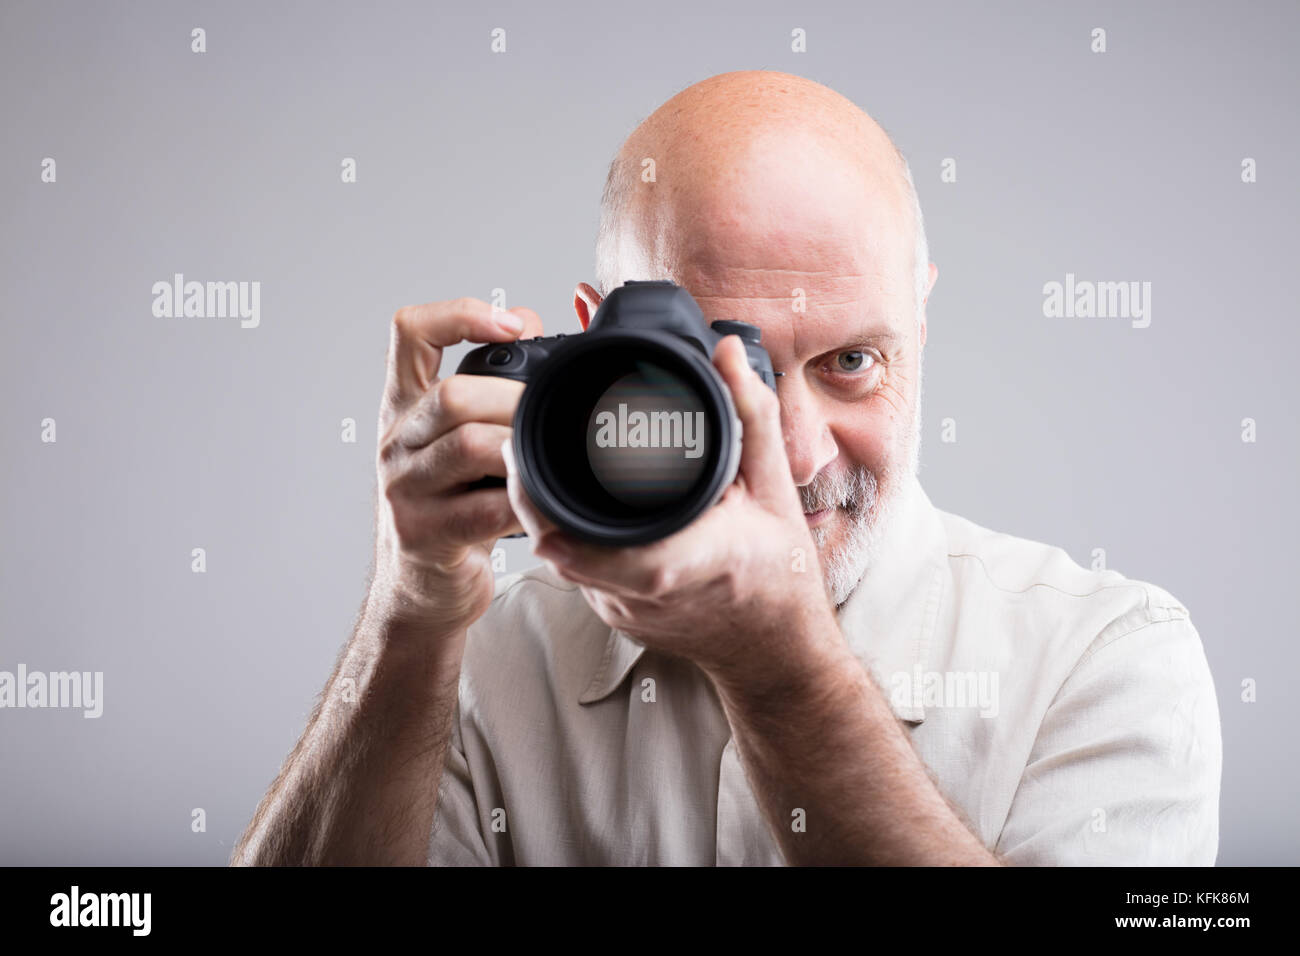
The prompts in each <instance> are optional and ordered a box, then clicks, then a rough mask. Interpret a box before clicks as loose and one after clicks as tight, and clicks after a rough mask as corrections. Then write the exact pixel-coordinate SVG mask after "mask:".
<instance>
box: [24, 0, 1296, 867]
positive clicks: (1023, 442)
mask: <svg viewBox="0 0 1300 956" xmlns="http://www.w3.org/2000/svg"><path fill="white" fill-rule="evenodd" d="M469 6H470V5H468V4H466V5H465V8H466V9H467V10H468V9H469ZM538 6H540V5H538V4H531V3H529V4H522V3H521V4H517V5H512V4H503V3H497V4H483V5H481V6H478V7H476V8H475V9H473V12H459V11H457V10H453V9H452V8H451V6H450V5H433V4H419V3H410V4H380V5H372V4H357V3H349V4H323V3H297V4H290V3H270V4H264V3H240V4H233V3H220V4H217V3H210V4H189V5H186V4H178V3H131V4H101V3H82V4H66V3H62V4H60V3H48V2H41V3H34V2H22V3H14V2H10V0H5V2H4V4H3V6H2V7H0V11H2V12H0V76H2V77H3V87H2V89H3V106H2V113H0V128H3V130H4V137H3V143H4V148H3V150H0V221H3V223H4V227H3V238H2V240H0V241H2V242H3V247H2V248H0V270H2V272H0V275H2V277H3V297H0V309H2V310H3V347H2V348H0V388H2V389H3V393H2V396H3V400H2V401H0V428H2V430H3V431H2V436H0V437H2V438H3V445H2V447H3V459H2V460H3V469H2V474H3V477H2V478H0V481H3V489H4V505H3V512H2V520H3V558H2V563H0V669H6V670H10V671H13V670H15V669H16V666H17V664H18V663H20V662H22V663H25V664H26V665H27V666H28V667H29V668H30V669H33V670H45V671H53V670H69V669H76V670H90V671H94V670H102V671H103V672H104V681H105V694H104V696H105V702H104V706H105V709H104V715H103V717H102V718H100V719H99V720H85V719H83V718H82V716H81V714H80V712H78V711H68V710H44V711H34V710H4V711H0V808H2V810H3V812H0V862H5V863H85V864H108V863H168V864H171V863H210V864H221V863H224V862H225V861H226V859H227V858H228V854H229V852H230V849H231V846H232V844H233V842H234V840H235V839H237V836H238V834H239V833H240V831H241V830H242V828H243V827H244V825H245V823H246V822H247V820H248V819H249V817H250V815H251V813H252V811H253V809H254V807H255V805H256V803H257V801H258V800H259V798H260V797H261V795H262V793H263V791H264V789H265V788H266V786H267V785H268V784H269V783H270V781H271V780H272V778H273V777H274V775H275V773H276V772H277V770H278V768H279V766H280V763H281V761H282V760H283V758H284V757H285V755H286V754H287V753H288V751H289V750H290V748H291V747H292V746H293V744H294V742H295V740H296V739H297V737H298V735H299V733H300V732H301V730H302V728H303V723H304V720H305V718H306V716H307V714H308V712H309V711H310V709H311V706H312V703H313V700H314V697H315V695H316V693H317V692H318V691H319V689H320V688H321V686H322V684H323V682H324V680H325V678H326V677H327V675H328V673H329V671H330V669H331V667H332V664H333V661H334V657H335V654H336V652H337V650H338V648H339V647H340V645H341V644H342V642H343V641H344V640H345V639H346V638H347V636H348V634H349V633H350V629H351V625H352V623H353V621H354V619H355V615H356V613H357V610H358V608H359V606H360V604H361V601H362V599H363V597H364V588H365V583H366V578H367V573H368V568H369V563H370V549H371V502H372V494H373V489H374V473H373V455H374V442H375V425H374V421H375V414H376V410H377V407H378V399H379V392H380V387H381V384H382V381H383V360H384V351H385V348H386V345H387V334H388V323H389V321H390V319H391V316H392V313H393V311H394V310H395V309H397V308H398V307H399V306H402V305H405V304H410V303H415V302H423V301H429V300H434V299H443V298H451V297H454V296H458V295H462V294H469V295H476V296H479V297H483V298H486V297H488V296H489V295H490V294H491V290H492V289H493V288H496V287H500V288H504V289H505V290H506V293H507V304H508V305H528V306H530V307H532V308H535V309H536V310H537V311H538V312H540V313H541V314H542V316H543V318H544V320H545V322H546V323H547V331H548V332H557V331H575V330H576V329H577V323H576V320H575V319H574V317H573V313H572V308H571V305H570V303H571V300H572V287H573V284H574V283H575V282H576V281H579V280H590V279H592V278H593V276H592V245H593V240H594V235H595V226H596V214H597V202H598V199H599V193H600V188H601V185H602V183H603V177H604V174H605V169H606V165H607V163H608V161H609V159H610V157H611V156H612V154H613V152H614V150H615V149H616V148H617V146H618V144H619V143H620V142H621V141H622V138H623V137H624V136H625V135H626V134H627V133H628V132H629V131H630V130H631V129H632V128H633V126H634V125H635V124H636V123H637V122H638V121H639V120H640V119H641V118H643V117H644V116H645V115H647V114H648V113H649V112H651V111H652V110H653V109H654V108H655V107H656V106H657V105H658V104H659V103H661V102H662V101H663V100H665V99H666V98H668V97H669V96H670V95H672V94H673V93H675V92H676V91H677V90H679V89H680V88H682V87H684V86H686V85H688V84H689V83H692V82H695V81H697V80H699V79H702V78H704V77H706V76H709V75H711V74H714V73H718V72H723V71H726V70H732V69H753V68H765V69H782V70H788V71H790V72H796V73H800V74H802V75H805V76H808V77H811V78H813V79H816V80H818V81H821V82H823V83H826V84H828V85H830V86H832V87H833V88H835V89H837V90H839V91H840V92H842V93H844V94H845V95H847V96H849V97H850V98H852V99H854V100H855V101H856V102H858V103H859V104H860V105H861V106H863V107H864V108H865V109H866V110H867V111H868V112H870V113H871V114H872V115H874V116H875V117H876V118H877V119H878V120H879V121H880V122H881V123H882V124H883V125H884V126H885V127H886V128H887V129H888V130H889V131H890V132H891V133H892V134H893V135H894V137H895V138H896V140H897V142H898V144H899V145H900V147H901V148H902V149H903V150H904V151H905V153H906V154H907V155H908V157H909V158H910V160H911V163H912V167H913V170H914V172H915V175H916V179H917V184H918V189H919V192H920V196H921V201H922V203H923V206H924V209H925V213H926V218H927V221H928V224H929V234H930V241H931V246H932V253H933V258H934V260H935V261H936V262H937V263H938V264H939V268H940V278H939V283H938V286H937V287H936V289H935V292H934V294H933V296H932V299H931V303H930V310H929V311H930V339H929V345H928V347H927V349H926V366H925V402H924V410H925V416H926V424H925V433H924V435H925V438H924V442H923V448H922V478H923V481H924V484H925V486H926V488H927V489H928V491H929V493H930V495H931V497H932V499H933V500H934V502H935V503H936V504H937V505H938V506H939V507H941V508H943V509H945V510H949V511H954V512H957V513H959V514H962V515H965V516H967V517H969V518H971V519H972V520H975V521H977V522H979V523H981V524H985V525H988V526H991V527H993V528H996V529H998V530H1003V531H1008V532H1011V533H1015V534H1019V535H1023V536H1026V537H1030V538H1035V539H1038V540H1043V541H1048V542H1051V543H1053V544H1057V545H1060V546H1061V547H1063V548H1065V549H1066V550H1067V551H1069V553H1070V554H1071V555H1072V556H1073V557H1074V558H1075V559H1076V560H1078V561H1080V562H1081V563H1083V564H1089V563H1090V562H1091V552H1092V549H1093V548H1096V547H1102V548H1105V549H1106V552H1107V556H1108V563H1109V565H1110V566H1111V567H1113V568H1116V569H1117V570H1119V571H1121V572H1123V573H1125V574H1128V575H1130V576H1133V577H1137V578H1142V579H1146V580H1150V581H1154V582H1156V583H1158V584H1160V585H1161V586H1163V587H1165V588H1167V589H1168V590H1170V591H1171V592H1173V593H1174V594H1175V595H1176V596H1178V597H1179V598H1181V599H1182V600H1183V601H1184V602H1185V603H1186V604H1187V605H1188V606H1189V607H1190V609H1191V611H1192V615H1193V621H1194V622H1195V623H1196V624H1197V626H1198V628H1199V630H1200V633H1201V636H1202V638H1203V640H1204V643H1205V648H1206V652H1207V654H1208V657H1209V660H1210V664H1211V666H1212V668H1213V671H1214V675H1215V680H1216V684H1217V687H1218V691H1219V697H1220V707H1221V712H1222V720H1223V734H1224V751H1225V759H1224V777H1223V800H1222V841H1221V849H1220V855H1219V861H1220V863H1223V864H1258V863H1290V864H1294V863H1297V862H1300V824H1298V823H1297V820H1296V811H1295V808H1296V806H1297V805H1298V804H1300V771H1298V770H1297V767H1296V762H1295V757H1296V749H1297V748H1296V745H1295V741H1296V738H1297V733H1296V729H1295V726H1294V725H1295V723H1296V718H1297V716H1298V714H1297V711H1298V706H1297V698H1296V695H1295V693H1294V681H1295V677H1296V674H1297V673H1300V652H1297V648H1296V627H1295V624H1294V620H1295V616H1294V615H1295V612H1294V603H1295V593H1296V592H1295V583H1294V578H1295V571H1296V561H1295V557H1294V551H1293V542H1294V541H1295V539H1296V532H1297V515H1298V514H1300V509H1298V508H1297V505H1296V501H1295V487H1296V482H1295V473H1296V471H1295V467H1296V463H1297V462H1296V457H1297V456H1296V449H1297V447H1298V446H1297V434H1296V430H1297V427H1296V421H1295V408H1296V401H1295V399H1296V385H1295V365H1296V362H1297V357H1296V353H1297V349H1296V346H1297V344H1298V343H1297V333H1296V307H1295V298H1294V295H1295V290H1294V277H1295V264H1294V262H1295V255H1296V248H1297V246H1296V241H1295V238H1294V236H1295V231H1294V230H1295V228H1296V222H1297V219H1298V218H1300V215H1298V213H1300V201H1298V199H1297V196H1300V190H1297V187H1296V172H1295V164H1296V157H1297V156H1298V155H1300V136H1298V135H1297V120H1296V115H1297V102H1296V100H1297V96H1296V85H1295V72H1294V50H1295V49H1296V41H1297V25H1298V24H1300V13H1298V12H1297V5H1296V4H1294V3H1287V4H1266V3H1257V4H1250V5H1239V4H1227V3H1220V4H1206V3H1185V2H1183V3H1143V4H1140V5H1136V4H1127V3H1080V4H1073V5H1059V4H1054V5H1052V6H1053V9H1051V10H1050V11H1049V10H1045V9H1043V7H1044V5H1042V4H1037V3H1020V4H989V3H982V4H970V3H960V2H952V3H908V4H883V3H881V4H866V3H850V2H844V3H813V4H808V3H802V2H801V3H798V4H794V3H783V4H777V3H756V2H752V0H747V2H744V3H735V4H715V5H709V6H708V7H707V8H706V7H705V6H704V5H702V4H700V3H663V2H660V3H654V4H650V5H648V6H647V5H639V6H620V5H614V4H608V3H593V4H588V5H577V4H574V5H570V6H569V7H567V8H564V9H563V11H562V12H561V10H560V9H559V8H557V7H555V5H549V4H548V5H546V6H547V8H548V9H546V10H540V9H537V7H538ZM194 26H202V27H204V28H205V29H206V30H207V40H208V52H207V53H205V54H203V55H195V54H193V53H191V52H190V30H191V28H192V27H194ZM498 26H499V27H504V28H505V29H506V30H507V43H508V47H507V52H506V53H505V54H500V55H493V54H492V53H491V52H490V51H489V33H490V31H491V29H492V28H493V27H498ZM1098 26H1100V27H1104V28H1106V30H1107V31H1108V44H1109V52H1107V53H1105V54H1102V55H1098V54H1093V53H1092V52H1090V49H1089V43H1090V39H1089V37H1090V31H1091V30H1092V28H1093V27H1098ZM794 27H803V28H804V29H806V30H807V31H808V52H807V53H805V54H802V55H800V54H794V53H792V52H791V51H790V39H789V38H790V31H791V29H793V28H794ZM46 156H49V157H54V158H55V159H56V161H57V163H58V167H57V168H58V182H57V183H56V184H45V183H42V182H41V181H40V163H41V160H42V159H43V158H44V157H46ZM345 156H352V157H355V158H356V159H357V161H358V171H359V182H358V183H356V184H355V185H343V184H341V183H340V181H339V169H340V167H339V164H340V161H341V159H342V158H343V157H345ZM1246 156H1250V157H1254V158H1255V159H1256V160H1257V161H1258V168H1259V182H1258V183H1256V184H1254V185H1245V184H1243V183H1242V182H1241V181H1240V163H1241V160H1242V158H1243V157H1246ZM944 157H955V158H956V159H957V163H958V181H957V182H956V183H955V184H944V183H941V182H940V179H939V166H940V162H941V160H942V159H943V158H944ZM174 272H183V273H185V275H186V277H187V278H190V279H197V280H200V281H207V280H243V281H252V280H258V281H261V282H262V320H261V326H260V328H257V329H241V328H239V323H238V321H237V320H232V319H224V320H223V319H189V320H185V319H157V318H154V317H153V315H152V314H151V304H152V294H151V291H150V289H151V286H152V284H153V283H154V282H155V281H158V280H168V279H170V277H171V275H172V274H173V273H174ZM1066 272H1074V273H1075V274H1076V275H1077V276H1079V277H1080V278H1081V279H1094V280H1138V281H1150V282H1151V283H1152V284H1153V293H1152V306H1153V309H1152V323H1151V326H1150V327H1149V328H1147V329H1142V330H1138V329H1133V328H1131V327H1130V325H1129V323H1128V322H1127V321H1125V320H1121V319H1110V320H1105V319H1092V320H1089V319H1047V318H1044V316H1043V314H1042V300H1043V295H1042V286H1043V284H1044V283H1045V282H1049V281H1052V280H1057V281H1060V280H1063V278H1064V275H1065V273H1066ZM458 358H459V352H457V353H454V354H453V355H452V356H451V359H450V361H453V362H454V361H456V360H458ZM45 417H53V418H55V419H56V420H57V422H58V442H57V443H56V444H42V443H41V441H40V422H41V420H42V419H43V418H45ZM345 417H351V418H355V419H356V420H357V422H358V440H357V442H356V443H355V444H345V443H343V442H342V441H341V440H340V424H339V423H340V420H341V419H343V418H345ZM947 417H951V418H955V419H956V420H957V423H958V441H957V442H956V443H955V444H942V443H940V441H939V428H940V422H941V421H942V419H944V418H947ZM1245 417H1252V418H1254V419H1256V420H1257V422H1258V442H1257V443H1255V444H1244V443H1243V442H1242V441H1241V436H1240V422H1241V420H1242V419H1243V418H1245ZM194 547H203V548H206V550H207V558H208V570H207V573H206V574H193V573H191V571H190V550H191V548H194ZM527 561H528V557H527V552H526V551H524V550H522V549H521V547H519V546H517V545H514V544H512V545H511V546H510V549H509V562H510V570H517V569H519V568H520V567H523V566H524V565H525V564H526V563H527ZM1245 678H1254V679H1255V680H1256V681H1257V682H1258V702H1257V703H1253V704H1247V703H1243V702H1241V700H1240V696H1241V692H1240V687H1241V682H1242V680H1243V679H1245ZM195 807H202V808H204V810H205V811H206V814H207V831H206V832H204V833H193V832H191V828H190V819H191V810H192V809H193V808H195Z"/></svg>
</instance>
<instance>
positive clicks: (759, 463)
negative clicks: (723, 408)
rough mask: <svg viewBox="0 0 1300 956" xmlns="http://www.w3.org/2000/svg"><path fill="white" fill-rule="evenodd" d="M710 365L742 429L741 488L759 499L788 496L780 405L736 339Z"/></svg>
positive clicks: (719, 350)
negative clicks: (743, 480)
mask: <svg viewBox="0 0 1300 956" xmlns="http://www.w3.org/2000/svg"><path fill="white" fill-rule="evenodd" d="M713 364H714V367H716V368H717V370H718V372H719V374H721V375H722V380H723V381H724V382H726V383H727V388H728V390H729V391H730V392H731V400H732V402H733V403H735V406H736V415H737V416H738V417H739V418H740V425H741V429H742V434H741V445H740V448H741V451H740V471H741V474H743V475H744V476H745V484H746V485H747V486H748V487H749V488H750V489H751V490H752V491H753V492H754V493H755V494H756V495H758V496H759V497H762V498H765V499H770V498H772V496H775V495H784V494H789V493H790V492H791V491H792V490H793V489H794V484H793V482H792V481H791V480H790V462H789V459H787V458H786V454H785V440H784V439H783V438H782V435H781V403H780V402H779V401H778V400H777V397H776V392H774V391H772V389H771V388H769V387H768V386H767V385H765V384H764V383H763V380H762V379H761V378H759V377H758V373H757V372H755V371H754V370H753V369H752V368H750V367H749V356H748V354H747V353H746V352H745V345H744V343H743V342H741V341H740V338H739V336H735V335H728V336H727V337H726V338H724V339H723V340H722V341H721V342H720V343H718V347H717V349H715V350H714V353H713Z"/></svg>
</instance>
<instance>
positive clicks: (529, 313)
mask: <svg viewBox="0 0 1300 956" xmlns="http://www.w3.org/2000/svg"><path fill="white" fill-rule="evenodd" d="M510 311H511V312H513V313H515V314H516V315H518V316H519V317H520V318H522V319H523V320H524V330H523V331H522V332H520V333H519V337H520V338H521V339H535V338H540V337H541V336H542V335H544V334H545V332H544V331H543V329H542V317H541V316H540V315H538V314H537V313H536V312H534V311H533V310H532V309H525V308H524V307H523V306H521V305H517V306H515V307H514V308H513V309H511V310H510Z"/></svg>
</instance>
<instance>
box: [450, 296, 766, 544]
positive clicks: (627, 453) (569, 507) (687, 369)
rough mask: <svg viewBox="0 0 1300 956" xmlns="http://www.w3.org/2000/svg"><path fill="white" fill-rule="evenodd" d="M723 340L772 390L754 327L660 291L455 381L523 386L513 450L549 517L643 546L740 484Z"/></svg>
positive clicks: (606, 306) (527, 343) (493, 348)
mask: <svg viewBox="0 0 1300 956" xmlns="http://www.w3.org/2000/svg"><path fill="white" fill-rule="evenodd" d="M727 335H738V336H739V337H740V339H741V341H742V342H743V343H744V345H745V351H746V352H747V353H748V357H749V365H750V367H751V368H752V369H754V371H755V372H757V373H758V375H759V377H760V378H761V379H762V380H763V382H764V383H766V384H767V385H768V387H770V388H772V389H773V390H775V389H776V373H775V372H774V371H773V369H772V361H771V358H770V357H769V356H768V354H767V351H766V350H765V349H764V348H763V346H762V345H761V344H760V342H761V340H762V332H761V331H760V330H759V329H758V327H757V326H754V325H750V324H749V323H746V322H732V321H726V320H718V321H715V322H712V323H710V322H708V321H707V320H706V319H705V317H704V313H703V312H701V311H700V307H699V305H698V304H697V303H696V301H695V299H694V298H692V297H691V294H690V293H689V292H687V291H686V290H685V289H683V288H682V287H680V286H678V285H676V284H674V283H672V282H668V281H660V280H656V281H647V282H636V281H633V282H627V283H624V284H623V285H621V286H619V287H618V288H617V289H614V290H613V291H611V292H610V294H609V295H608V296H606V298H605V299H604V301H603V302H601V304H600V307H599V308H597V309H596V314H595V315H594V316H592V318H591V322H590V323H589V324H588V328H587V331H586V332H581V333H577V334H574V335H552V336H547V337H545V338H536V339H524V340H521V341H516V342H504V343H499V344H491V345H484V346H480V347H479V348H476V349H474V350H472V351H471V352H470V353H469V354H468V355H466V356H465V358H464V359H463V360H462V361H461V363H460V366H459V367H458V368H457V369H456V371H457V373H458V374H463V375H496V376H500V377H502V378H510V379H514V380H516V381H519V382H524V383H526V387H525V388H524V392H523V395H522V396H520V399H519V405H518V407H517V409H516V410H515V416H514V422H513V425H514V436H513V440H512V442H513V448H514V457H515V463H516V466H517V468H518V472H519V478H520V480H521V481H522V482H523V486H524V489H525V491H527V493H528V497H529V498H530V499H531V500H532V502H533V503H534V505H536V507H537V509H538V510H539V511H540V512H541V513H542V514H543V515H545V516H546V517H547V518H548V519H549V520H550V521H552V522H553V523H554V524H555V525H557V526H558V527H560V528H562V529H564V530H565V531H567V532H569V533H571V534H573V535H574V536H576V537H578V538H581V539H583V540H586V541H591V542H596V543H599V544H613V545H635V544H646V543H649V542H651V541H657V540H658V539H660V538H664V537H667V536H668V535H670V534H672V533H673V532H675V531H677V530H679V529H681V528H683V527H685V526H686V525H688V524H689V523H690V522H692V521H694V520H695V518H696V517H698V516H699V515H700V514H701V513H702V512H704V511H705V510H707V509H708V508H710V507H712V506H713V504H714V503H715V502H716V501H717V500H718V498H720V497H721V496H722V493H723V492H724V491H725V490H726V489H727V486H728V485H730V484H731V483H732V481H734V480H735V477H736V471H737V469H738V468H739V466H740V441H741V434H740V432H741V429H740V420H739V419H738V418H737V417H736V411H735V407H734V405H733V404H732V401H731V393H730V392H729V391H728V390H727V386H726V384H725V383H724V382H723V380H722V377H721V376H720V375H719V374H718V371H717V369H715V368H714V367H713V363H712V358H713V351H714V349H715V348H717V345H718V343H719V342H721V341H722V339H723V337H724V336H727ZM477 484H478V486H481V487H486V486H489V485H498V486H499V485H501V484H502V481H501V479H499V478H488V479H484V480H483V481H481V482H478V483H477Z"/></svg>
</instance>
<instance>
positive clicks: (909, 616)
mask: <svg viewBox="0 0 1300 956" xmlns="http://www.w3.org/2000/svg"><path fill="white" fill-rule="evenodd" d="M946 555H947V544H946V537H945V535H944V530H943V524H942V522H941V520H940V518H939V513H938V511H937V510H936V509H935V507H934V505H933V504H931V502H930V498H929V496H928V495H926V493H925V491H924V489H923V488H922V487H921V484H920V482H919V481H918V480H917V479H916V477H915V476H912V477H911V478H909V479H908V482H907V484H906V485H905V486H904V489H903V492H902V497H901V498H900V500H899V502H898V510H897V512H896V513H895V515H894V520H893V521H891V522H890V524H889V527H888V528H887V529H886V531H885V535H884V537H883V538H882V539H881V540H880V542H879V544H878V547H877V550H876V556H875V559H874V561H873V565H872V567H871V569H869V571H868V572H867V574H866V575H865V576H864V577H863V579H862V581H861V582H859V584H858V586H857V588H855V589H854V591H853V593H852V594H851V595H850V596H849V599H848V601H846V602H845V603H844V604H843V605H842V606H841V607H840V609H839V611H838V612H837V614H836V616H837V618H838V619H839V622H840V629H841V630H842V631H843V633H844V636H845V639H846V640H847V641H848V644H849V647H850V648H851V649H852V650H853V653H854V654H855V655H856V656H857V657H858V659H859V660H861V661H862V662H863V663H864V664H867V665H868V666H869V667H870V668H871V669H872V671H873V672H874V674H875V675H876V680H877V682H878V683H879V684H880V688H881V691H882V692H883V693H884V694H885V696H886V698H887V699H888V700H889V702H890V705H891V707H892V708H893V711H894V715H895V716H896V717H898V719H899V720H904V721H908V722H909V723H920V722H921V721H923V720H925V709H924V707H923V706H922V700H921V694H920V689H921V681H920V680H919V677H920V675H921V674H922V673H923V672H924V670H925V665H926V662H927V660H928V658H929V653H930V646H931V639H932V637H933V635H934V630H935V626H936V622H937V621H938V618H939V606H940V602H941V601H942V600H943V597H944V593H945V582H946V575H945V573H944V571H945V569H946V567H947V561H946ZM645 650H646V648H645V646H644V645H642V644H641V643H639V642H638V641H636V640H635V639H634V638H632V637H630V636H629V635H628V634H626V633H625V632H624V631H621V630H619V629H618V628H611V630H610V633H609V638H608V640H607V641H606V643H605V647H604V650H603V653H602V655H601V658H600V660H599V661H598V662H597V663H596V666H595V668H594V670H593V672H592V676H591V680H590V681H588V683H587V685H586V688H585V689H584V690H583V692H582V694H581V695H580V696H579V697H578V702H579V703H582V704H591V703H595V702H596V701H599V700H603V699H604V698H605V697H608V696H609V695H610V694H612V693H613V692H614V691H615V690H616V689H617V688H618V687H619V685H620V684H622V683H623V681H624V680H625V679H626V677H627V675H628V674H629V673H630V672H631V670H632V668H633V667H635V666H636V663H637V661H638V660H640V658H641V655H642V654H643V653H645ZM900 675H901V676H900Z"/></svg>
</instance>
